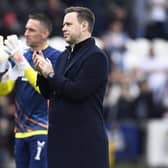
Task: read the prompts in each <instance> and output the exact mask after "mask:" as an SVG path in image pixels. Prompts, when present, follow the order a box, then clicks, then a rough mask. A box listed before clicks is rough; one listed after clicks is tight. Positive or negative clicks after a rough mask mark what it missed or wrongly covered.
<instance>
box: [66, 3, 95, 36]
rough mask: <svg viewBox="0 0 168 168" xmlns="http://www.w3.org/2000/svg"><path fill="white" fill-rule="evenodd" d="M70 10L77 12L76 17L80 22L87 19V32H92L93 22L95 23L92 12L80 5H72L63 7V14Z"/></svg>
mask: <svg viewBox="0 0 168 168" xmlns="http://www.w3.org/2000/svg"><path fill="white" fill-rule="evenodd" d="M71 12H76V13H77V14H78V16H77V17H78V20H79V21H80V22H82V21H84V20H85V21H87V22H88V24H89V32H91V33H92V31H93V28H94V24H95V15H94V13H93V12H92V11H91V10H90V9H89V8H86V7H80V6H72V7H69V8H66V9H65V14H67V13H71Z"/></svg>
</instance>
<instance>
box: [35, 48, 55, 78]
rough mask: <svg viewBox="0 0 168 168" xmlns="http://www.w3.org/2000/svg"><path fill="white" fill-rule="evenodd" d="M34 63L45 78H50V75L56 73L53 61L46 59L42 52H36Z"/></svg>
mask: <svg viewBox="0 0 168 168" xmlns="http://www.w3.org/2000/svg"><path fill="white" fill-rule="evenodd" d="M33 62H34V65H35V67H36V69H37V70H38V71H39V72H40V73H41V74H42V75H43V76H44V77H45V78H47V77H48V74H49V73H51V72H54V69H53V67H52V64H51V61H50V60H49V59H48V58H47V59H45V58H44V56H43V53H42V51H38V52H34V54H33Z"/></svg>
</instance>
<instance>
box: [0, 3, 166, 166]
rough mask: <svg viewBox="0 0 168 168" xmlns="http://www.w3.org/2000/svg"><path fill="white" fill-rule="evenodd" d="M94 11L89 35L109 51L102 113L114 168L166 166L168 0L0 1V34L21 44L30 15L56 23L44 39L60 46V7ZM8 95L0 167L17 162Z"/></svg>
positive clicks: (0, 131)
mask: <svg viewBox="0 0 168 168" xmlns="http://www.w3.org/2000/svg"><path fill="white" fill-rule="evenodd" d="M76 5H82V6H86V7H89V8H91V9H92V10H93V11H94V13H95V16H96V23H95V28H94V32H93V36H94V37H95V38H96V43H97V45H98V46H99V47H101V48H102V49H103V50H104V51H105V52H106V53H107V55H108V58H109V62H110V70H109V78H108V85H107V89H106V95H105V101H104V118H105V125H106V130H107V135H108V138H109V155H110V158H109V161H110V166H111V168H153V167H156V168H166V167H168V54H167V53H168V52H167V49H168V0H0V34H1V35H3V36H7V35H10V34H14V33H15V34H17V35H19V36H20V38H21V39H22V40H23V42H24V37H23V34H24V28H25V23H26V20H27V16H28V14H30V13H31V12H44V13H46V14H47V15H48V16H49V17H50V19H51V20H52V22H53V26H54V29H53V32H52V34H51V36H50V38H49V44H50V45H51V46H53V47H55V48H57V49H59V50H61V51H62V50H64V47H65V45H66V44H65V42H64V40H63V38H62V32H61V25H62V21H63V16H64V9H65V8H66V7H68V6H76ZM14 112H15V109H14V105H13V98H12V94H11V95H9V96H8V97H0V168H15V165H14V154H13V153H14V146H13V140H14V138H13V124H14V119H13V113H14Z"/></svg>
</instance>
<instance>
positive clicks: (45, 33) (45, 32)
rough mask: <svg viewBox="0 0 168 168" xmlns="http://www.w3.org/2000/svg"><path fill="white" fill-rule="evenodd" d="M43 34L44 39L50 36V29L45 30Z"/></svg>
mask: <svg viewBox="0 0 168 168" xmlns="http://www.w3.org/2000/svg"><path fill="white" fill-rule="evenodd" d="M42 36H43V38H44V39H46V38H48V36H49V31H48V30H44V31H43V33H42Z"/></svg>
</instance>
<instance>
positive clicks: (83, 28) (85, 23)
mask: <svg viewBox="0 0 168 168" xmlns="http://www.w3.org/2000/svg"><path fill="white" fill-rule="evenodd" d="M88 26H89V25H88V22H87V21H83V22H82V30H83V31H88Z"/></svg>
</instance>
